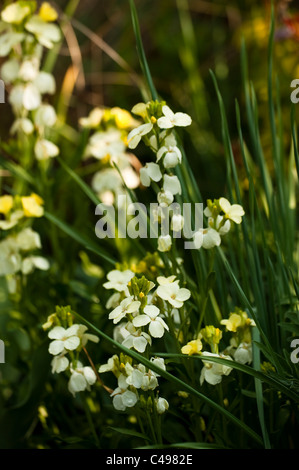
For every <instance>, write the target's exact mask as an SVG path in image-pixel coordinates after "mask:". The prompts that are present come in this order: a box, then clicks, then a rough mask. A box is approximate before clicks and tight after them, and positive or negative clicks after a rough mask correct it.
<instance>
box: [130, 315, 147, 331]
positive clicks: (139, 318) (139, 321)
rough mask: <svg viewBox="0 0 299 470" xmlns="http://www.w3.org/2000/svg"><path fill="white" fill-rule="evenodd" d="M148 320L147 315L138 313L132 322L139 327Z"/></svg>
mask: <svg viewBox="0 0 299 470" xmlns="http://www.w3.org/2000/svg"><path fill="white" fill-rule="evenodd" d="M150 321H151V320H150V318H149V317H148V316H147V315H138V316H137V317H135V318H134V319H133V321H132V323H133V325H134V326H136V328H139V327H140V326H145V325H147V324H148V323H149V322H150Z"/></svg>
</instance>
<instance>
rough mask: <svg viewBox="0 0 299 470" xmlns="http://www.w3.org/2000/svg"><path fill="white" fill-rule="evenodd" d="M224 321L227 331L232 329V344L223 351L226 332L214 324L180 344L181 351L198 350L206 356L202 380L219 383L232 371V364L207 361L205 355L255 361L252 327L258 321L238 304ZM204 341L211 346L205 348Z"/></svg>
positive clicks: (244, 362) (188, 352)
mask: <svg viewBox="0 0 299 470" xmlns="http://www.w3.org/2000/svg"><path fill="white" fill-rule="evenodd" d="M220 323H221V325H225V327H226V331H227V332H230V333H231V335H232V336H231V338H230V344H229V346H228V347H226V348H225V349H224V350H223V351H221V352H219V344H220V342H221V340H222V336H223V333H222V331H221V330H220V329H219V328H216V327H215V326H213V325H207V326H205V327H204V328H202V329H201V330H200V332H199V334H198V337H197V338H196V339H193V340H191V341H189V342H188V343H187V344H186V345H184V346H183V347H182V348H181V352H182V353H183V354H186V355H189V356H190V355H193V354H199V355H201V356H202V358H203V367H202V369H201V374H200V384H201V385H202V384H203V382H204V381H206V382H208V383H209V384H211V385H216V384H219V383H220V382H221V381H222V377H223V376H225V375H229V374H230V372H231V371H232V367H229V366H227V365H223V364H220V363H216V362H210V361H205V360H204V357H215V358H221V359H226V360H228V361H233V360H234V361H236V362H238V363H241V364H246V363H248V364H250V363H251V361H252V345H251V327H253V326H255V322H254V321H253V320H252V319H251V318H249V317H248V315H247V313H246V312H244V311H242V310H241V309H239V308H236V309H235V312H233V313H231V314H230V316H229V318H228V319H223V320H221V322H220ZM204 345H206V346H208V347H209V349H210V350H204V351H203V348H204Z"/></svg>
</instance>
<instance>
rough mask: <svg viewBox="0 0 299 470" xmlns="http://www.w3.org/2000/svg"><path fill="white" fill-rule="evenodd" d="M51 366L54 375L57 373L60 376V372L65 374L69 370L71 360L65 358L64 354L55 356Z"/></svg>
mask: <svg viewBox="0 0 299 470" xmlns="http://www.w3.org/2000/svg"><path fill="white" fill-rule="evenodd" d="M51 366H52V374H54V373H55V372H56V374H59V373H60V372H63V371H65V370H66V369H67V368H68V366H69V360H68V358H67V357H65V356H64V354H61V355H60V356H54V357H53V359H52V361H51Z"/></svg>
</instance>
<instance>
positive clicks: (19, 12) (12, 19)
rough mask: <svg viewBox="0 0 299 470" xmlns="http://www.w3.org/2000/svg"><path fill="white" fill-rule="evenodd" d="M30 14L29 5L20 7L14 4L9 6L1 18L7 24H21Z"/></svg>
mask: <svg viewBox="0 0 299 470" xmlns="http://www.w3.org/2000/svg"><path fill="white" fill-rule="evenodd" d="M29 14H30V7H29V6H28V5H20V3H18V2H16V3H12V4H11V5H8V6H7V7H6V8H4V10H3V11H2V13H1V18H2V20H3V21H4V22H5V23H11V24H20V23H22V21H23V20H24V18H26V16H27V15H29Z"/></svg>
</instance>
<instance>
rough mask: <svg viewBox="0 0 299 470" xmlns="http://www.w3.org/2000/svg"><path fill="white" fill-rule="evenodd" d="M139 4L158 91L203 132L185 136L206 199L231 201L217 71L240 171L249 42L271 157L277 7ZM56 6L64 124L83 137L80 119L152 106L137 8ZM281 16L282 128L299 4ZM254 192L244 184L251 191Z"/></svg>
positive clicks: (251, 0) (117, 3) (53, 63)
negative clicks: (101, 109) (239, 123)
mask: <svg viewBox="0 0 299 470" xmlns="http://www.w3.org/2000/svg"><path fill="white" fill-rule="evenodd" d="M135 3H136V7H137V12H138V15H139V21H140V28H141V33H142V38H143V41H144V48H145V52H146V55H147V59H148V62H149V66H150V70H151V73H152V76H153V79H154V83H155V86H156V88H157V90H158V93H159V95H160V97H161V98H162V99H164V100H166V101H167V102H168V104H169V105H170V106H171V107H172V108H173V110H174V111H179V110H181V111H184V112H187V113H188V114H190V115H191V116H192V119H193V125H192V126H191V128H190V129H189V128H188V131H187V132H184V145H185V149H186V152H187V156H188V159H189V162H190V165H191V167H192V169H193V170H194V173H195V175H196V177H197V180H198V184H199V186H200V189H201V191H202V195H203V197H218V196H219V195H220V194H222V193H223V171H224V169H225V166H224V165H225V164H224V158H223V147H222V143H221V125H220V113H219V107H218V102H217V97H216V92H215V88H214V85H213V81H212V78H211V74H210V70H212V71H213V72H214V73H215V75H216V78H217V80H218V84H219V87H220V91H221V94H222V97H223V100H224V104H225V107H226V112H227V117H228V123H229V126H230V133H231V138H232V141H233V144H234V154H235V159H236V163H237V165H239V164H241V157H240V158H239V150H238V143H237V140H238V139H237V128H236V119H235V100H238V103H239V105H240V107H241V115H242V116H243V115H244V118H243V122H244V126H245V127H244V135H245V138H246V122H245V112H243V111H245V110H244V109H243V108H244V106H243V104H244V87H243V83H242V74H241V64H240V47H241V43H242V41H243V40H244V42H245V44H246V49H247V55H248V76H249V79H250V80H252V83H253V85H254V88H255V93H256V98H257V103H258V108H259V120H260V125H261V135H262V140H263V141H262V145H263V148H264V151H265V154H266V156H267V152H268V153H269V152H270V134H269V131H268V109H267V53H268V52H267V49H268V40H269V30H270V15H271V1H270V0H263V1H261V0H232V1H229V2H227V1H225V0H209V1H207V0H163V1H157V0H154V1H153V0H136V1H135ZM52 4H53V6H55V8H56V9H57V10H58V11H59V12H60V18H61V20H60V21H61V26H62V28H63V32H64V41H63V43H62V45H61V46H60V47H59V48H57V49H55V50H54V51H51V52H50V53H49V54H48V55H47V56H46V57H45V69H47V70H48V71H52V72H53V73H54V74H55V77H56V80H57V94H56V96H55V99H54V100H55V101H56V102H55V103H53V104H54V105H55V106H56V109H57V110H58V114H59V115H60V118H61V120H62V121H67V122H68V123H69V124H70V126H73V127H75V128H76V129H78V119H79V118H80V117H82V116H86V115H87V114H88V113H89V111H90V110H91V109H92V108H93V107H95V106H107V107H113V106H119V107H123V108H125V109H128V110H130V109H131V108H132V107H133V105H134V104H135V103H137V102H139V101H142V100H143V96H142V94H141V89H142V87H143V83H144V82H143V77H142V73H141V69H140V66H139V61H138V56H137V51H136V46H135V38H134V32H133V28H132V22H131V14H130V6H129V1H128V0H110V1H109V2H108V1H106V0H84V1H82V0H81V1H80V0H56V2H52ZM274 7H275V27H276V31H275V50H274V70H275V74H276V75H277V76H278V77H279V94H280V99H281V104H282V118H283V119H282V122H287V123H289V121H290V118H289V113H290V92H291V89H290V83H291V81H292V80H293V79H294V78H297V77H299V65H298V40H299V19H298V18H299V16H298V14H299V5H298V3H297V2H295V1H294V0H275V1H274ZM274 79H275V80H276V76H275V78H274ZM274 88H275V89H276V83H275V84H274ZM5 108H6V109H5V112H3V113H2V116H0V121H1V129H6V131H7V130H8V129H9V126H10V124H11V121H10V120H9V113H10V107H9V105H8V104H7V106H5ZM2 109H4V108H2ZM3 132H5V131H3ZM288 134H289V132H286V139H288V138H289V137H287V135H288ZM3 135H4V134H3ZM268 157H269V158H270V157H271V155H268ZM240 171H241V173H242V169H240ZM246 184H247V183H246V181H244V188H245V189H246Z"/></svg>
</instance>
